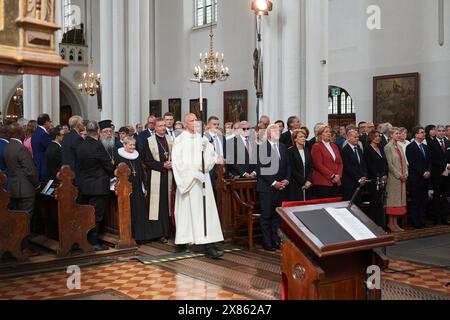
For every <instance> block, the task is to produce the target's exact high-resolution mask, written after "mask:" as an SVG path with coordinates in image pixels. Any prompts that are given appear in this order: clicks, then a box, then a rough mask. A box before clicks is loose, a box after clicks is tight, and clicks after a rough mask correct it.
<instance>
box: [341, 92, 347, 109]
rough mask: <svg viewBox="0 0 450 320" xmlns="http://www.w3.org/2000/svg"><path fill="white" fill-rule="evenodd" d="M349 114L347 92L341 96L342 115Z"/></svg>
mask: <svg viewBox="0 0 450 320" xmlns="http://www.w3.org/2000/svg"><path fill="white" fill-rule="evenodd" d="M345 113H347V96H346V95H345V92H343V93H342V94H341V114H345Z"/></svg>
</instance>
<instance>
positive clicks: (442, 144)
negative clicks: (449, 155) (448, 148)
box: [441, 139, 445, 153]
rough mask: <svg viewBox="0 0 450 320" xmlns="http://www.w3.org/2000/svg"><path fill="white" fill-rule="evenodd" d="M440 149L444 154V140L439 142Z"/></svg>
mask: <svg viewBox="0 0 450 320" xmlns="http://www.w3.org/2000/svg"><path fill="white" fill-rule="evenodd" d="M441 149H442V152H444V153H445V143H444V139H442V140H441Z"/></svg>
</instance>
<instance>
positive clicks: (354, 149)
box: [353, 148, 361, 163]
mask: <svg viewBox="0 0 450 320" xmlns="http://www.w3.org/2000/svg"><path fill="white" fill-rule="evenodd" d="M353 151H354V152H355V157H356V160H358V163H361V160H360V159H359V154H358V148H353Z"/></svg>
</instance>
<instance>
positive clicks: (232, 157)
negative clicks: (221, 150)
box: [226, 136, 258, 178]
mask: <svg viewBox="0 0 450 320" xmlns="http://www.w3.org/2000/svg"><path fill="white" fill-rule="evenodd" d="M248 143H249V145H250V151H251V153H252V154H251V155H250V154H249V153H248V151H247V148H246V147H245V144H244V141H242V138H241V136H239V137H235V138H233V139H230V140H227V142H226V144H227V151H228V152H227V158H226V159H227V169H228V172H229V173H231V174H232V175H233V176H235V177H236V176H237V177H241V178H242V177H243V175H244V174H245V173H248V174H251V173H253V172H255V173H256V170H257V151H258V148H257V145H256V143H254V142H253V141H251V140H250V139H249V142H248Z"/></svg>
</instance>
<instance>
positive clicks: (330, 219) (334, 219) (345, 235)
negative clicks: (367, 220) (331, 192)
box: [294, 208, 377, 245]
mask: <svg viewBox="0 0 450 320" xmlns="http://www.w3.org/2000/svg"><path fill="white" fill-rule="evenodd" d="M294 215H295V216H296V217H297V219H299V220H300V221H301V222H302V223H303V224H304V225H305V226H306V227H307V228H308V229H309V230H310V231H311V232H312V233H313V234H314V235H315V236H316V237H317V238H319V239H320V241H321V242H322V243H323V244H324V245H328V244H335V243H345V242H351V241H355V240H356V241H361V240H368V239H375V238H377V236H376V235H375V234H374V233H373V232H372V231H371V230H369V228H368V227H367V226H366V225H365V224H364V223H363V222H362V221H361V220H359V219H358V218H357V217H356V216H355V215H354V214H353V213H352V212H351V209H350V210H349V209H347V208H323V209H317V210H312V211H305V212H295V213H294Z"/></svg>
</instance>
